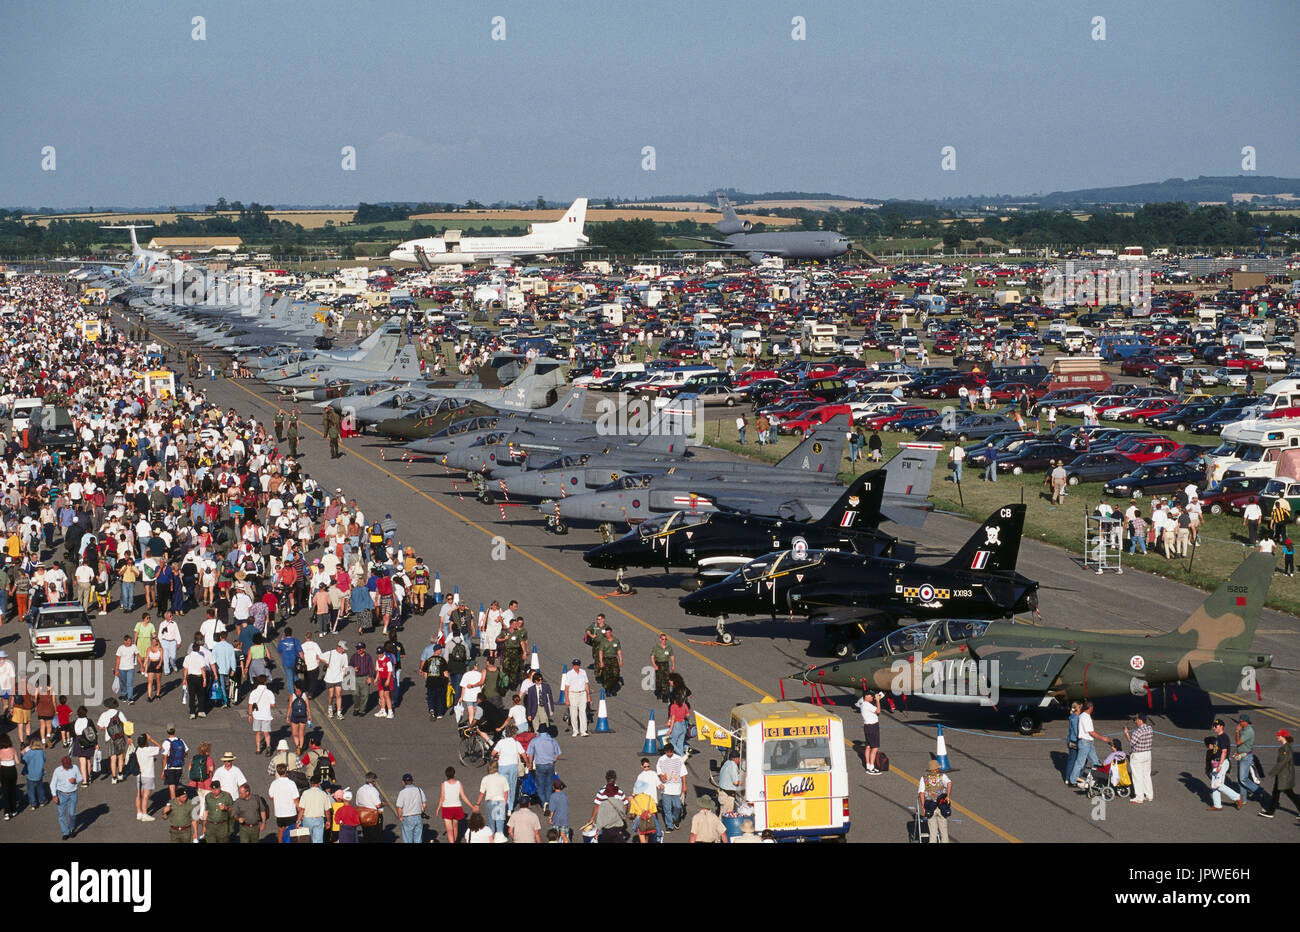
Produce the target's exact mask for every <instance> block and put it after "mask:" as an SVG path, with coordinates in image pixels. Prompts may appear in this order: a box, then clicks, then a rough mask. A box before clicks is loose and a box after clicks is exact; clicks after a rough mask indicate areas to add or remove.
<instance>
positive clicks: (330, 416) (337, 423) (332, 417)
mask: <svg viewBox="0 0 1300 932" xmlns="http://www.w3.org/2000/svg"><path fill="white" fill-rule="evenodd" d="M341 433H342V422H341V419H340V418H339V413H338V412H337V411H335V410H334V409H333V408H326V409H325V439H326V440H328V441H329V442H330V459H332V460H336V459H338V458H339V437H340V435H341Z"/></svg>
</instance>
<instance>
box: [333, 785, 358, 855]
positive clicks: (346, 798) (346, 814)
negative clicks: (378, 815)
mask: <svg viewBox="0 0 1300 932" xmlns="http://www.w3.org/2000/svg"><path fill="white" fill-rule="evenodd" d="M339 793H341V794H343V805H341V806H339V807H338V808H337V809H335V810H334V826H335V828H336V829H337V830H338V836H339V844H341V845H352V844H356V843H357V833H358V831H359V830H360V828H361V813H360V812H358V811H357V807H356V806H354V805H352V791H351V790H339V791H338V792H337V793H335V794H334V795H335V796H336V797H337V796H338V795H339Z"/></svg>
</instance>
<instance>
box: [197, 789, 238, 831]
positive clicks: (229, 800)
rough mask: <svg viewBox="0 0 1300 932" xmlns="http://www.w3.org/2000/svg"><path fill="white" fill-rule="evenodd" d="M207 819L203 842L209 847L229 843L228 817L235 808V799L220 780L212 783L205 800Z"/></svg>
mask: <svg viewBox="0 0 1300 932" xmlns="http://www.w3.org/2000/svg"><path fill="white" fill-rule="evenodd" d="M205 808H206V809H207V813H208V817H207V820H206V823H207V832H206V834H205V835H204V836H203V841H204V842H205V843H207V844H209V845H225V844H229V843H230V817H231V813H232V812H233V811H234V808H235V798H234V797H233V796H231V795H230V792H229V791H228V790H227V789H226V788H225V787H224V786H222V785H221V781H220V780H213V781H212V792H211V793H209V794H208V798H207V799H206V800H205Z"/></svg>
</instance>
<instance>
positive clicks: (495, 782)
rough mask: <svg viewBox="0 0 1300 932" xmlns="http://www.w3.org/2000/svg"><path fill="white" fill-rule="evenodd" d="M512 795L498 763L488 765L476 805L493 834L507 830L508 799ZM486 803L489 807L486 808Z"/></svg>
mask: <svg viewBox="0 0 1300 932" xmlns="http://www.w3.org/2000/svg"><path fill="white" fill-rule="evenodd" d="M509 795H510V783H509V781H507V780H506V778H505V777H503V776H501V774H500V773H498V769H497V762H496V761H492V763H490V764H488V772H487V776H485V777H484V778H483V779H482V780H480V781H479V785H478V800H477V801H476V802H475V803H474V805H475V806H477V807H479V808H481V809H482V811H483V818H484V819H486V820H487V823H488V826H489V827H491V829H492V833H493V834H496V833H497V832H504V831H505V830H506V798H507V797H508V796H509ZM484 801H486V802H487V806H484V805H483V803H484Z"/></svg>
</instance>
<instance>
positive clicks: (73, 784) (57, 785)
mask: <svg viewBox="0 0 1300 932" xmlns="http://www.w3.org/2000/svg"><path fill="white" fill-rule="evenodd" d="M80 783H81V771H80V770H78V769H77V768H76V767H74V766H73V765H72V758H71V757H65V758H63V760H62V761H60V762H59V766H58V767H56V768H54V775H53V776H52V777H51V778H50V788H51V789H52V790H54V797H55V799H56V800H57V801H58V804H59V832H60V833H61V834H62V835H63V840H64V841H67V840H68V839H69V838H71V837H72V836H73V834H75V832H76V830H77V787H78V786H79V785H80Z"/></svg>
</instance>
